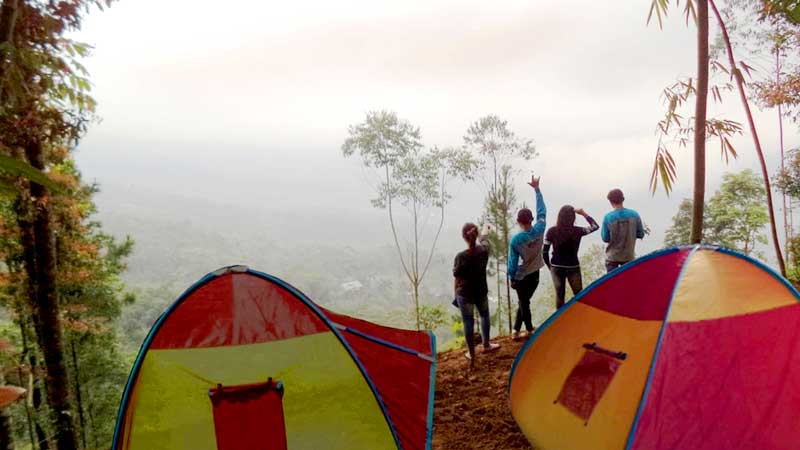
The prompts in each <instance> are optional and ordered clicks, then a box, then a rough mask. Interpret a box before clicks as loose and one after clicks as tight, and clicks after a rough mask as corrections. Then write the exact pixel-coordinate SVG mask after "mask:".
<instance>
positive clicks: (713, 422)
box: [509, 246, 800, 450]
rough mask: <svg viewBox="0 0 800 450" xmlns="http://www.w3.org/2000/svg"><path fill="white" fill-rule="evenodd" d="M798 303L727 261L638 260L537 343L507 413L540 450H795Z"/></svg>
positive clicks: (693, 254) (760, 273) (754, 271)
mask: <svg viewBox="0 0 800 450" xmlns="http://www.w3.org/2000/svg"><path fill="white" fill-rule="evenodd" d="M799 298H800V294H798V291H797V290H795V288H794V287H792V286H791V285H790V284H789V283H788V282H787V281H786V280H785V279H783V278H782V277H780V276H779V275H777V274H776V273H775V272H773V271H772V270H771V269H769V268H768V267H766V266H764V265H763V264H761V263H759V262H757V261H755V260H753V259H751V258H749V257H746V256H743V255H741V254H738V253H735V252H733V251H730V250H726V249H722V248H717V247H710V246H695V247H682V248H674V249H668V250H664V251H660V252H656V253H654V254H651V255H649V256H646V257H643V258H640V259H638V260H636V261H634V262H632V263H630V264H628V265H626V266H623V267H622V268H620V269H617V270H616V271H614V272H612V273H611V274H609V275H607V276H606V277H604V278H602V279H601V280H599V281H598V282H596V283H594V284H592V285H591V286H590V287H588V288H587V289H586V290H584V291H583V292H581V293H580V294H579V295H578V296H576V298H574V299H573V300H572V301H571V302H570V303H568V304H567V305H566V306H565V307H563V308H561V310H559V311H558V312H557V313H556V314H555V315H553V316H552V317H551V318H550V319H549V320H548V321H547V322H546V323H545V324H544V325H543V326H542V327H541V328H539V329H538V330H537V331H536V333H535V334H534V336H533V337H532V338H531V339H530V340H529V341H528V342H527V343H526V345H525V346H524V347H523V349H522V350H521V351H520V353H519V356H518V357H517V360H516V361H515V363H514V365H513V368H512V372H511V377H510V385H509V396H510V406H511V412H512V414H513V416H514V418H515V419H516V421H517V423H518V424H519V426H520V428H521V429H522V431H523V432H524V433H525V435H526V436H527V437H528V439H529V440H530V441H531V442H532V443H533V444H534V446H535V447H536V448H538V449H543V450H553V449H561V450H581V449H593V450H602V449H609V450H610V449H613V450H623V449H625V450H667V449H677V448H684V449H694V450H698V449H708V450H716V449H759V450H794V449H797V448H800V302H799V301H798V299H799Z"/></svg>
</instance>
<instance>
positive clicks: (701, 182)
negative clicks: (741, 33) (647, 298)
mask: <svg viewBox="0 0 800 450" xmlns="http://www.w3.org/2000/svg"><path fill="white" fill-rule="evenodd" d="M708 33H709V32H708V0H699V1H698V2H697V97H696V104H695V113H694V117H695V123H694V201H693V203H692V233H691V237H690V240H691V243H692V244H699V243H700V242H701V241H702V240H703V207H704V206H705V196H706V110H707V106H708V62H709V60H708Z"/></svg>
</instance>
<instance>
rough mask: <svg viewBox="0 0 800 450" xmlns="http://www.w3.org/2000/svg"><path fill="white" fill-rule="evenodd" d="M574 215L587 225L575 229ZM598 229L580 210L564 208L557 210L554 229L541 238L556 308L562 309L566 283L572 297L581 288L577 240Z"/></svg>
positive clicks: (579, 242) (579, 244)
mask: <svg viewBox="0 0 800 450" xmlns="http://www.w3.org/2000/svg"><path fill="white" fill-rule="evenodd" d="M576 215H579V216H583V218H584V219H586V222H587V223H588V224H589V226H588V227H576V226H575V217H576ZM599 228H600V226H599V225H598V224H597V222H595V220H594V219H593V218H592V217H591V216H590V215H588V214H586V211H584V210H583V209H575V208H574V207H572V206H571V205H564V206H562V207H561V210H559V211H558V219H557V221H556V226H554V227H551V228H550V229H549V230H547V234H545V239H544V263H545V264H546V265H547V267H548V268H549V269H550V276H551V277H552V278H553V287H554V288H555V290H556V309H560V308H561V307H562V306H564V299H565V297H566V294H567V282H569V286H570V288H572V295H573V296H575V295H578V292H580V291H581V289H583V277H582V276H581V263H580V261H579V260H578V250H580V247H581V239H582V238H583V237H584V236H586V235H587V234H590V233H594V232H595V231H597V230H598V229H599ZM551 247H552V249H553V256H552V257H551V256H550V248H551Z"/></svg>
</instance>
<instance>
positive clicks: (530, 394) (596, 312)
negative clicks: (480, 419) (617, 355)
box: [509, 293, 662, 450]
mask: <svg viewBox="0 0 800 450" xmlns="http://www.w3.org/2000/svg"><path fill="white" fill-rule="evenodd" d="M588 295H591V293H589V294H588ZM567 308H568V309H566V310H563V309H562V311H563V312H561V313H560V315H559V316H558V319H557V320H554V321H552V322H550V324H549V325H548V326H546V327H543V328H542V329H541V331H540V332H539V334H537V335H536V336H535V337H534V339H535V341H533V342H531V343H530V345H529V346H528V347H527V349H526V350H525V353H524V354H522V355H521V356H520V357H519V359H518V361H517V364H516V366H515V369H514V372H513V374H512V378H511V381H510V390H509V397H510V399H509V401H510V406H511V412H512V415H513V416H514V419H515V420H516V421H517V423H518V424H519V426H520V429H521V430H522V431H523V433H524V434H525V436H526V437H527V438H528V439H529V440H530V441H531V443H533V444H534V446H535V447H536V448H545V449H554V448H592V449H598V450H602V449H614V450H619V449H621V448H624V447H625V440H626V438H627V434H628V431H629V430H630V425H631V423H632V421H633V418H634V416H635V414H636V410H637V407H638V403H639V400H640V398H641V396H642V392H643V390H644V386H645V382H646V379H647V374H648V372H649V369H650V365H651V360H652V356H653V352H654V349H655V346H656V342H657V340H658V336H659V333H660V330H661V325H662V321H640V320H635V319H631V318H627V317H623V316H620V315H616V314H612V313H610V312H607V311H604V310H602V309H598V308H595V307H593V306H589V305H586V304H583V303H582V302H576V303H572V304H570V305H568V307H567ZM587 343H589V344H591V343H597V344H598V345H601V346H602V347H604V348H607V349H614V350H615V351H623V352H625V353H627V355H628V356H627V359H626V360H625V361H624V362H623V363H622V364H620V366H619V368H618V369H617V371H616V374H615V376H614V379H613V380H612V381H611V383H610V384H609V385H608V387H607V390H606V391H605V393H604V394H603V395H602V398H601V399H600V400H599V402H598V403H597V405H596V407H595V408H594V411H593V413H592V416H591V420H590V421H589V422H588V424H586V422H585V421H584V420H583V419H582V418H580V417H578V416H577V415H575V414H574V413H573V412H572V411H570V410H569V409H567V408H566V407H565V406H563V405H560V404H557V403H555V401H556V400H557V398H558V396H559V393H560V391H561V389H562V386H563V385H564V383H565V380H567V378H568V376H569V375H570V373H571V372H572V370H573V368H574V367H575V366H576V364H578V362H579V361H580V360H581V358H582V357H583V355H584V353H585V348H584V347H583V345H584V344H587Z"/></svg>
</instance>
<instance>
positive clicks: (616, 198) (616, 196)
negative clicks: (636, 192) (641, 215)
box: [606, 189, 625, 205]
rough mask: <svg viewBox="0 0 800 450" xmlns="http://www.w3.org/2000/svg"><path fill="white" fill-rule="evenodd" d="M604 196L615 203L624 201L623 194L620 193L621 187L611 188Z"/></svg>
mask: <svg viewBox="0 0 800 450" xmlns="http://www.w3.org/2000/svg"><path fill="white" fill-rule="evenodd" d="M606 198H608V201H610V202H611V203H613V204H615V205H621V204H622V202H624V201H625V195H624V194H623V193H622V190H621V189H612V190H611V191H610V192H609V193H608V197H606Z"/></svg>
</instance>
